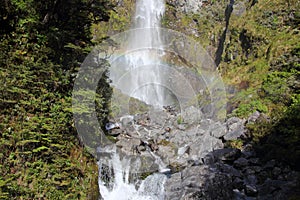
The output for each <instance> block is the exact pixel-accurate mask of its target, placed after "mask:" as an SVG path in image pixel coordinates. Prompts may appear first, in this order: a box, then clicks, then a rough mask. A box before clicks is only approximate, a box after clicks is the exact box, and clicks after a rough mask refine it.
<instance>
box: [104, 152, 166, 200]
mask: <svg viewBox="0 0 300 200" xmlns="http://www.w3.org/2000/svg"><path fill="white" fill-rule="evenodd" d="M104 151H105V152H106V153H108V154H110V155H111V156H112V158H111V159H109V158H108V159H105V158H104V159H100V161H99V162H98V166H99V181H98V182H99V189H100V194H101V196H102V197H103V199H104V200H140V199H142V200H163V199H164V183H165V181H166V176H165V175H164V174H158V173H155V174H152V175H150V176H148V177H147V178H146V179H145V180H143V181H141V183H140V186H139V187H138V188H137V187H136V186H135V185H136V184H137V182H138V180H137V182H135V183H130V181H129V178H130V177H129V176H130V170H132V171H133V170H137V169H138V168H139V166H140V163H139V160H137V161H136V162H134V163H132V162H131V160H130V159H127V158H123V159H122V160H121V159H120V157H119V155H118V153H116V148H115V147H114V148H113V150H109V149H106V150H104ZM103 166H106V167H108V168H109V170H108V171H113V173H112V174H111V173H109V172H107V171H105V172H104V171H102V169H103V168H102V167H103ZM137 171H138V170H137ZM105 173H106V174H105ZM104 175H107V176H109V177H111V179H110V180H106V181H104V180H102V177H103V176H104Z"/></svg>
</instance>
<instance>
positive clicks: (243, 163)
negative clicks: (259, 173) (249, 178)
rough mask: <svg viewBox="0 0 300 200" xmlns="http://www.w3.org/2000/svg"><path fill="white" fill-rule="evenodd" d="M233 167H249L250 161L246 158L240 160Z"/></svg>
mask: <svg viewBox="0 0 300 200" xmlns="http://www.w3.org/2000/svg"><path fill="white" fill-rule="evenodd" d="M233 165H234V166H235V167H237V168H243V167H246V166H247V165H248V160H247V159H246V158H239V159H237V160H236V161H234V163H233Z"/></svg>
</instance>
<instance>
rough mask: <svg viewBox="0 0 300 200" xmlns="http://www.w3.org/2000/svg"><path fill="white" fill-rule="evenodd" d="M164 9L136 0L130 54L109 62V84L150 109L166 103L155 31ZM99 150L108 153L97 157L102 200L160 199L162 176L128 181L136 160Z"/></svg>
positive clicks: (154, 1)
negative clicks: (110, 82) (150, 106)
mask: <svg viewBox="0 0 300 200" xmlns="http://www.w3.org/2000/svg"><path fill="white" fill-rule="evenodd" d="M164 6H165V5H164V1H163V0H137V2H136V12H135V15H134V18H133V28H134V29H136V30H138V31H135V32H134V34H131V35H129V38H128V44H127V45H128V49H134V51H131V52H126V54H125V55H124V58H122V59H121V60H119V61H116V62H115V63H112V66H111V69H110V79H111V80H112V85H114V86H115V87H116V88H117V89H118V90H121V91H122V93H124V94H126V95H128V96H130V97H134V98H136V99H139V100H141V101H143V102H145V103H147V104H150V105H152V106H154V107H162V106H163V105H165V104H166V101H165V94H164V88H163V87H162V86H163V85H164V83H163V77H161V73H160V65H161V59H160V58H161V56H163V53H162V52H163V51H162V50H161V49H162V48H160V47H161V46H162V44H161V39H160V37H161V36H160V31H159V26H160V19H161V16H162V15H163V13H164V9H165V7H164ZM141 47H142V48H141ZM120 67H121V68H120ZM124 74H127V75H126V76H125V75H124ZM128 74H129V75H128ZM124 77H125V78H124ZM122 81H123V82H122ZM101 151H102V152H104V153H105V154H109V156H104V157H103V156H100V160H99V162H98V166H99V190H100V194H101V196H102V198H103V199H104V200H139V199H144V200H163V199H164V183H165V181H166V176H165V175H164V174H161V173H154V174H152V175H149V176H147V177H146V178H145V179H144V180H139V179H138V178H137V179H136V180H132V178H131V177H130V176H132V174H134V170H137V171H138V168H139V162H138V160H137V161H135V162H134V163H132V162H131V160H130V159H129V158H128V157H126V156H124V157H123V158H122V159H121V158H120V155H119V153H117V151H116V147H114V148H113V150H112V149H106V147H104V148H103V149H101ZM151 155H152V156H153V157H154V158H155V161H156V163H157V165H158V166H159V170H160V171H161V172H164V171H165V168H166V167H165V165H164V164H163V162H162V161H161V160H160V158H159V157H157V156H156V155H155V154H153V153H151ZM104 169H106V170H104ZM107 177H108V178H107Z"/></svg>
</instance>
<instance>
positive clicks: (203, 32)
mask: <svg viewBox="0 0 300 200" xmlns="http://www.w3.org/2000/svg"><path fill="white" fill-rule="evenodd" d="M228 4H229V1H210V4H209V5H208V6H207V5H206V6H204V7H203V8H202V10H201V11H200V12H199V13H196V14H194V13H184V12H181V11H177V10H176V8H175V7H174V6H173V5H172V4H171V3H170V5H168V6H167V12H166V15H165V18H164V21H163V24H164V26H165V27H168V28H171V29H175V30H177V31H179V32H183V33H186V34H187V35H190V36H191V37H193V38H194V39H196V40H197V41H199V42H200V44H202V45H203V46H204V48H206V50H207V51H208V53H210V54H211V55H212V57H216V58H217V57H218V56H220V63H219V66H218V70H219V71H220V73H221V74H222V77H223V80H224V82H225V84H226V85H227V87H228V93H227V95H228V98H229V103H228V114H229V116H238V117H242V118H247V117H248V116H250V115H251V114H252V113H254V112H255V111H259V112H262V113H264V114H266V115H267V116H268V117H269V118H270V119H269V120H265V119H259V120H258V121H257V122H256V123H255V124H248V128H249V131H250V133H249V134H250V135H251V140H252V141H251V142H254V143H255V144H257V147H259V150H260V152H262V153H261V155H262V156H264V157H265V158H266V159H270V158H274V157H275V158H278V159H280V160H284V161H285V162H287V163H289V164H291V165H293V166H294V167H295V166H297V164H296V163H298V160H300V154H299V148H300V147H299V134H300V133H299V126H300V123H299V117H298V116H299V110H298V111H297V109H298V107H297V105H298V103H297V102H299V100H298V98H299V94H300V82H299V80H300V71H299V65H300V64H299V63H300V59H299V57H300V56H299V55H300V46H299V45H300V30H299V27H300V26H299V23H300V13H299V10H300V3H299V1H294V0H291V1H284V0H273V1H247V2H245V1H243V2H242V1H235V6H237V7H234V9H233V12H232V13H231V15H230V17H229V18H228V13H226V12H225V10H227V11H228V7H227V5H228ZM226 7H227V8H226ZM243 9H245V12H243V13H239V12H237V11H238V10H243ZM176 18H177V19H176ZM226 18H227V19H228V21H226ZM178 19H179V20H178ZM225 28H226V29H225ZM225 30H226V32H225ZM219 50H222V51H219ZM215 53H216V54H215ZM218 53H221V54H218ZM216 60H217V59H216ZM296 113H298V114H296ZM297 120H298V121H297ZM248 142H249V141H248ZM242 144H243V141H241V140H238V141H233V142H232V143H231V144H230V145H231V146H234V147H237V148H240V147H241V145H242ZM263 152H265V153H263ZM266 152H268V153H266ZM271 152H272V153H271ZM281 158H284V159H281ZM298 166H299V164H298Z"/></svg>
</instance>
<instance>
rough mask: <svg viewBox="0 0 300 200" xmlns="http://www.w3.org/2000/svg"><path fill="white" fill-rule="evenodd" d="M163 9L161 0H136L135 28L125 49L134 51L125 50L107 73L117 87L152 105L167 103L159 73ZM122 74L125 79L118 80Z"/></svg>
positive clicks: (158, 105) (159, 105) (161, 52)
mask: <svg viewBox="0 0 300 200" xmlns="http://www.w3.org/2000/svg"><path fill="white" fill-rule="evenodd" d="M164 10H165V4H164V1H163V0H137V2H136V11H135V15H134V18H133V29H135V30H136V31H134V32H132V34H130V35H129V38H128V44H127V49H131V50H132V49H134V50H133V51H126V50H125V55H124V59H123V60H120V61H119V62H116V63H113V65H114V64H115V66H112V67H111V68H112V70H111V72H110V73H111V75H110V78H111V79H112V82H113V83H112V84H113V85H117V86H116V88H118V89H119V90H121V91H122V92H123V93H125V94H127V95H129V96H130V97H134V98H136V99H139V100H141V101H143V102H145V103H147V104H149V105H152V106H155V107H162V106H163V105H166V104H167V102H166V100H165V99H166V97H165V96H166V95H165V89H164V87H163V86H164V85H165V84H164V77H161V76H162V75H161V73H160V71H161V69H160V68H161V57H162V56H163V51H162V50H161V49H162V48H161V47H162V44H161V43H162V42H161V33H160V29H159V27H160V20H161V16H162V15H163V14H164ZM120 68H122V69H120ZM120 70H122V72H121V73H120V74H119V75H116V73H118V72H120ZM124 74H127V76H126V79H125V80H122V83H120V80H121V79H122V77H124ZM118 82H119V84H118Z"/></svg>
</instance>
